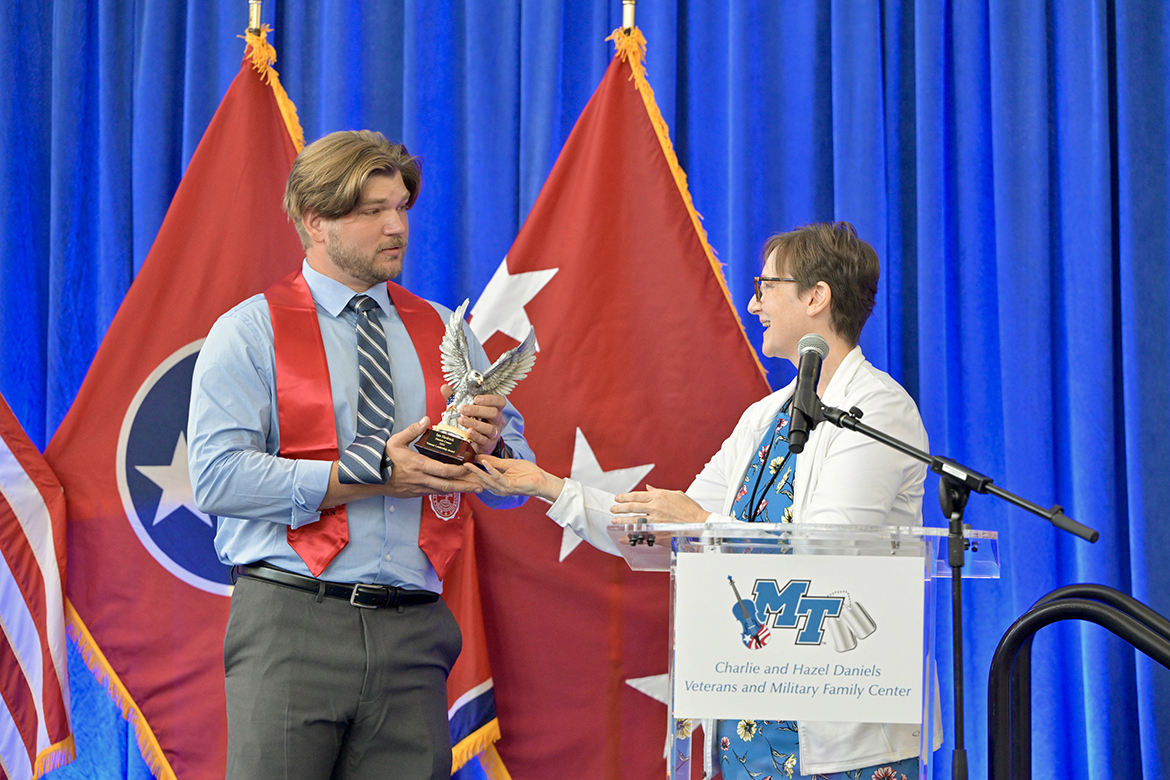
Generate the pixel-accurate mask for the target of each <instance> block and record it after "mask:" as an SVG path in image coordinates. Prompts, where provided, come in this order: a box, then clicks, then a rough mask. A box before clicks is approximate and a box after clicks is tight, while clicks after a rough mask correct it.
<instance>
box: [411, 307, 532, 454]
mask: <svg viewBox="0 0 1170 780" xmlns="http://www.w3.org/2000/svg"><path fill="white" fill-rule="evenodd" d="M468 303H469V301H467V300H465V301H463V303H462V304H461V305H460V306H459V308H458V309H456V310H455V311H454V312H453V313H452V314H451V318H450V319H448V320H447V331H446V333H444V334H443V343H442V344H441V345H440V347H439V352H440V353H441V354H442V358H443V378H444V379H446V380H447V384H448V385H450V386H451V391H452V393H451V399H450V401H448V402H447V410H446V411H445V412H443V418H442V421H441V422H440V423H438V424H437V425H434V426H432V427H431V429H430V430H428V431H427V432H426V433H424V434H423V435H422V436H421V437H419V439H418V441H417V442H415V447H416V448H417V449H418V451H419V452H421V453H422V454H424V455H426V456H428V457H430V458H434V459H435V460H440V461H443V462H444V463H455V464H463V463H469V462H473V461H474V460H475V449H474V448H473V447H472V445H471V437H470V436H468V434H467V429H465V428H463V427H462V426H460V425H459V416H460V415H459V409H460V408H461V407H463V406H467V405H469V404H473V403H475V397H476V396H477V395H504V396H506V395H508V393H510V392H512V390H513V389H515V387H516V383H517V382H519V381H520V380H521V379H523V378H524V377H526V376H528V372H529V371H531V370H532V365H533V364H534V363H535V362H536V330H535V329H534V328H530V329H529V330H528V336H527V338H525V339H524V341H523V342H522V343H521V344H520V345H519V346H517V347H513V348H512V349H510V350H508V351H507V352H505V353H504V354H502V355H500V356H499V357H498V358H496V362H495V363H492V366H491V368H489V369H488V370H487V371H484V372H482V373H481V372H480V371H477V370H476V369H475V367H474V366H472V365H471V356H470V351H469V349H468V347H467V334H466V333H464V332H463V318H464V313H465V312H466V311H467V304H468Z"/></svg>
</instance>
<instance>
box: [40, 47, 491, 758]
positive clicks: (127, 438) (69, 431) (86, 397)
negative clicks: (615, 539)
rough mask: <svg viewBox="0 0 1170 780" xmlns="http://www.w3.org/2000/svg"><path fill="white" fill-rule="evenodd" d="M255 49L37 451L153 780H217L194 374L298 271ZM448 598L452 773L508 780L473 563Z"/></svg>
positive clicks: (88, 613)
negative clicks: (219, 340) (209, 350)
mask: <svg viewBox="0 0 1170 780" xmlns="http://www.w3.org/2000/svg"><path fill="white" fill-rule="evenodd" d="M265 37H266V36H265V32H264V31H263V30H262V31H261V32H260V34H259V35H253V34H251V33H249V35H248V36H247V40H248V49H247V52H246V54H245V57H244V61H243V63H242V64H241V67H240V73H239V75H238V76H236V78H235V80H234V81H233V82H232V85H231V87H230V88H229V89H228V91H227V94H226V95H224V98H223V101H222V102H221V103H220V106H219V109H218V110H217V111H216V114H215V116H214V117H213V119H212V121H211V124H210V125H209V126H208V128H207V132H206V133H204V136H203V139H202V140H201V141H200V143H199V146H198V148H197V149H196V150H195V154H194V156H193V157H192V158H191V163H190V165H189V166H188V168H187V172H186V173H185V174H184V176H183V180H182V182H181V183H180V185H179V188H178V190H177V191H176V192H175V197H174V199H173V200H172V202H171V207H170V209H169V210H168V212H167V216H166V219H165V220H164V221H163V224H162V227H161V228H160V229H159V234H158V237H157V238H156V239H155V243H154V246H153V247H152V248H151V251H150V254H149V255H148V256H147V258H146V261H145V262H144V263H143V266H142V270H141V271H140V272H139V274H138V276H137V278H136V279H135V280H134V284H133V285H132V286H131V288H130V291H129V293H128V294H127V295H126V299H125V300H124V301H123V303H122V307H121V308H120V309H119V311H118V314H117V315H116V316H115V318H114V321H113V323H112V324H111V326H110V329H109V331H108V332H107V334H106V337H105V339H104V340H103V342H102V345H101V347H100V349H99V350H98V353H97V355H96V356H95V358H94V362H93V365H92V366H91V367H90V370H89V373H88V374H87V376H86V378H85V382H84V383H83V384H82V387H81V390H80V392H79V393H78V396H77V399H76V400H75V401H74V403H73V406H72V407H71V408H70V410H69V414H68V415H66V417H65V420H64V421H63V422H62V424H61V427H60V428H59V429H58V431H57V433H56V434H55V435H54V437H53V440H52V441H51V442H50V444H49V448H48V450H47V451H46V457H47V458H48V459H49V461H50V462H51V463H52V464H53V465H54V468H55V469H57V470H58V473H59V474H60V479H61V482H62V483H63V484H64V486H65V491H66V497H67V503H68V518H69V526H68V528H69V533H68V548H69V550H70V551H71V557H70V564H69V590H68V595H69V597H70V601H71V604H72V606H73V609H74V611H73V612H72V613H70V616H69V617H70V625H69V629H70V633H71V635H72V636H73V637H74V638H75V639H76V641H77V642H78V644H79V645H80V646H81V648H82V654H83V656H84V657H85V659H86V662H87V664H88V665H89V666H90V669H91V670H92V671H93V672H94V674H95V675H96V676H97V677H98V679H100V680H102V681H103V682H105V683H106V686H107V688H108V690H109V692H110V695H111V696H112V697H113V698H114V699H115V701H117V703H118V704H119V705H120V706H121V709H122V713H123V715H124V716H125V717H126V718H127V719H128V720H130V721H131V723H132V724H133V725H134V727H135V730H136V732H137V737H138V743H139V747H140V749H141V750H142V753H143V757H144V758H145V759H146V762H147V763H148V764H149V765H150V767H151V769H152V770H153V771H154V773H155V775H156V776H158V777H160V778H170V777H177V778H180V780H212V779H213V778H222V777H223V772H224V764H225V756H226V748H227V717H226V710H225V702H224V671H223V636H224V629H225V627H226V624H227V616H228V604H229V596H230V594H231V576H230V570H229V568H228V567H226V566H224V565H222V564H221V563H220V562H219V560H218V558H217V556H216V554H215V549H214V546H213V539H214V535H215V518H214V517H209V516H207V515H205V514H203V513H201V512H200V511H199V510H198V509H197V508H196V507H195V504H194V500H193V497H192V491H191V485H190V481H189V477H188V476H187V444H186V424H187V407H188V404H189V400H190V393H191V372H192V369H193V368H194V364H195V358H196V356H197V355H198V353H199V348H200V346H201V345H202V343H203V339H204V337H205V336H206V334H207V331H208V330H209V329H210V328H211V325H212V323H214V322H215V320H216V319H217V318H218V317H219V316H220V315H221V314H223V312H225V311H227V310H228V309H229V308H231V307H232V306H234V305H235V304H237V303H239V302H240V301H242V300H244V299H245V298H247V297H249V296H251V295H254V294H255V293H258V292H261V291H263V290H265V289H266V288H267V287H268V286H269V285H270V284H272V283H273V282H274V281H276V280H277V279H279V278H281V277H283V276H285V275H287V274H289V273H290V272H292V271H295V270H297V269H298V268H300V264H301V258H302V257H303V256H304V252H303V250H302V247H301V244H300V240H299V239H298V237H297V234H296V231H295V230H294V229H293V227H292V225H291V224H290V223H289V221H288V219H287V218H286V217H285V215H284V213H283V212H282V211H281V205H280V204H281V199H282V197H283V194H284V185H285V181H286V180H287V179H288V173H289V170H290V169H291V167H292V164H293V160H294V159H295V158H296V155H297V153H298V151H299V150H300V149H301V147H302V146H303V140H302V133H301V128H300V124H299V122H298V121H297V117H296V108H295V106H293V104H292V102H291V101H290V100H289V99H288V97H287V95H286V94H285V92H284V90H283V88H281V86H280V82H279V80H278V78H277V75H276V71H274V70H272V68H271V64H272V63H273V62H274V61H275V59H276V53H275V51H273V49H272V47H271V46H270V45H269V44H268V43H267V41H266V39H265ZM435 348H436V349H438V345H437V344H436V345H435ZM471 528H472V524H471V523H470V522H469V523H468V524H467V533H470V529H471ZM444 590H445V592H444V597H445V598H446V599H447V601H448V603H449V604H450V606H451V611H452V612H453V613H454V615H455V617H456V619H457V620H458V621H459V624H460V626H461V628H462V630H463V634H464V652H463V654H462V656H461V657H460V659H459V662H458V663H457V664H456V666H455V668H454V669H453V670H452V674H451V678H450V681H449V686H448V687H449V691H450V693H449V697H448V698H449V705H450V716H451V733H452V742H453V744H454V751H455V754H454V758H455V767H456V768H458V767H460V766H462V765H464V764H465V763H467V762H469V761H472V760H473V759H477V761H478V763H479V765H480V768H481V769H485V770H487V771H489V772H491V771H493V769H494V770H495V772H496V775H493V776H506V772H504V770H502V764H500V762H499V757H498V756H497V755H496V754H495V751H494V749H493V748H492V747H491V745H492V743H493V742H494V741H495V740H496V739H498V737H499V725H498V721H497V720H496V711H495V701H494V698H493V691H492V678H491V668H490V665H489V663H488V659H487V648H486V644H485V641H484V639H483V619H482V616H481V615H480V613H479V585H478V579H477V574H476V569H475V557H474V550H473V549H471V548H470V546H469V547H468V549H467V550H466V552H465V553H464V554H461V556H460V558H459V559H457V560H456V561H455V562H454V563H453V564H452V567H451V573H450V575H449V577H448V581H447V583H446V584H445V588H444Z"/></svg>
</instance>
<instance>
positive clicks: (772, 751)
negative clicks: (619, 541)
mask: <svg viewBox="0 0 1170 780" xmlns="http://www.w3.org/2000/svg"><path fill="white" fill-rule="evenodd" d="M789 404H791V400H789V402H788V403H786V404H785V405H784V406H783V407H782V408H781V409H780V412H779V413H778V414H777V415H776V421H775V422H774V423H773V424H772V426H771V427H770V428H769V429H768V430H767V431H766V432H765V433H764V436H763V438H762V439H761V441H760V446H759V449H757V450H756V456H755V457H754V458H753V459H752V462H751V463H749V464H748V467H747V469H746V470H745V472H744V475H743V484H742V485H741V486H740V488H739V491H738V492H737V493H736V496H735V501H734V502H733V503H732V506H731V514H732V515H733V516H734V517H735V518H736V519H737V520H743V521H745V522H748V523H791V522H792V502H793V480H794V479H795V476H796V455H795V454H793V453H792V452H790V451H789V449H788V424H789V422H790V421H791V418H790V416H789ZM715 733H716V738H717V739H718V741H719V744H718V755H719V770H720V771H721V772H722V773H723V778H724V780H779V779H780V778H786V780H787V778H792V779H793V780H806V778H809V779H810V780H811V778H827V779H828V780H918V759H917V758H907V759H904V760H902V761H894V762H891V763H888V764H877V765H875V766H867V767H863V768H861V769H850V770H849V771H847V772H833V773H830V774H827V775H802V774H800V773H799V771H798V769H799V766H800V746H799V741H798V738H797V731H796V721H791V720H780V721H775V720H759V721H756V720H740V721H735V720H721V721H717V722H716V727H715Z"/></svg>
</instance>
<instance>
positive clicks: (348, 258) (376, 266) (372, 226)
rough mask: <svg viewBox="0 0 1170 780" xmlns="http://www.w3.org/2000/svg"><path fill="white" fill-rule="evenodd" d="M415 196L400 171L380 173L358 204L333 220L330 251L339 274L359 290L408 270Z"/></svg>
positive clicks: (327, 240) (327, 239) (328, 243)
mask: <svg viewBox="0 0 1170 780" xmlns="http://www.w3.org/2000/svg"><path fill="white" fill-rule="evenodd" d="M409 200H410V192H409V191H408V190H407V189H406V185H405V184H403V183H402V175H401V174H400V173H395V174H394V175H393V176H389V175H387V174H384V173H378V174H374V175H373V176H371V177H370V178H369V180H368V181H367V182H366V186H364V187H362V197H361V200H360V201H358V205H357V207H356V208H355V209H354V210H353V211H351V212H350V213H348V214H346V215H345V216H344V217H341V218H339V219H335V220H329V222H328V227H327V229H326V236H325V252H326V254H327V256H328V259H329V262H330V263H331V264H332V265H333V267H334V270H336V271H337V272H338V275H337V276H335V277H334V278H337V279H338V281H341V282H342V283H344V284H346V285H348V286H349V287H352V288H354V289H357V288H358V287H361V286H362V285H364V288H363V289H368V288H370V287H372V286H373V285H375V284H380V283H381V282H385V281H388V280H390V279H393V278H394V277H396V276H398V275H399V274H400V273H402V259H403V256H404V255H405V254H406V239H407V236H408V234H409V232H410V228H409V225H408V221H407V213H406V203H407V201H409ZM328 275H329V276H333V274H328Z"/></svg>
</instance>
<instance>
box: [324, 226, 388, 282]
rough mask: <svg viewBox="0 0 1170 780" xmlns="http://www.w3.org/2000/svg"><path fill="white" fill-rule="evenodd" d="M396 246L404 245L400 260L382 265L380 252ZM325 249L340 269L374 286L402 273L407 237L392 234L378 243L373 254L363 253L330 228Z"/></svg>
mask: <svg viewBox="0 0 1170 780" xmlns="http://www.w3.org/2000/svg"><path fill="white" fill-rule="evenodd" d="M394 247H402V252H400V253H399V255H398V262H397V263H396V264H392V265H390V266H388V267H380V266H379V264H378V254H379V253H381V252H383V251H385V250H387V249H393V248H394ZM325 251H326V252H328V253H329V259H330V260H332V261H333V264H334V265H336V266H337V267H338V268H339V269H341V270H342V271H344V272H345V273H347V274H349V275H350V276H352V277H353V278H354V279H357V280H358V281H361V282H364V283H365V284H368V285H371V286H373V285H375V284H381V283H382V282H387V281H389V280H391V279H393V278H394V277H395V276H398V274H400V273H402V258H403V256H404V255H405V253H406V239H405V238H403V237H402V236H390V237H389V238H387V239H386V241H385V243H382V244H379V245H378V248H377V249H376V250H375V251H374V254H373V255H363V254H362V253H361V252H360V251H358V250H357V249H355V248H354V247H353V246H352V245H351V244H346V243H344V242H343V241H342V240H341V238H340V237H339V236H338V235H337V233H336V232H335V231H333V230H330V232H329V240H328V242H327V243H326V244H325Z"/></svg>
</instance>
